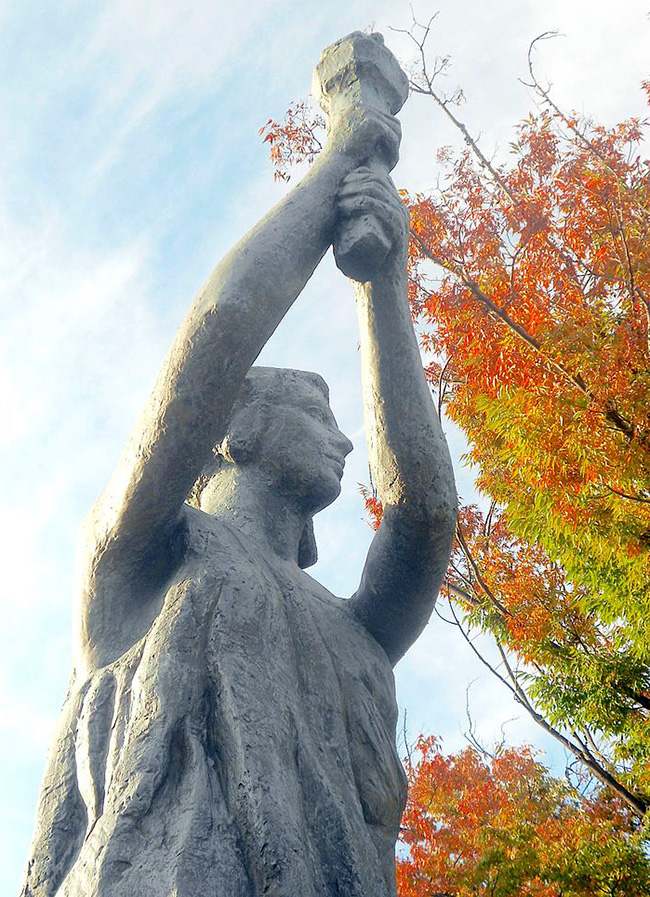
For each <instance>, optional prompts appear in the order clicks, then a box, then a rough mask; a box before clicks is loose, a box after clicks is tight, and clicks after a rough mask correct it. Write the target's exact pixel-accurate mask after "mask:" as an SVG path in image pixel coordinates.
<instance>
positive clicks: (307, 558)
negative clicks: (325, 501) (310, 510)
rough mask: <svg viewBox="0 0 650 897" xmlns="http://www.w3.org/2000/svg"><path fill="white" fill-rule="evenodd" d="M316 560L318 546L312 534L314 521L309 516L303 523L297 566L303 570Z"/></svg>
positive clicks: (311, 565)
mask: <svg viewBox="0 0 650 897" xmlns="http://www.w3.org/2000/svg"><path fill="white" fill-rule="evenodd" d="M317 560H318V548H317V547H316V538H315V536H314V521H313V520H312V518H311V517H310V518H309V520H308V521H307V523H306V524H305V528H304V529H303V531H302V535H301V537H300V544H299V545H298V566H299V567H301V568H302V569H303V570H305V569H306V568H307V567H313V565H314V564H315V563H316V561H317Z"/></svg>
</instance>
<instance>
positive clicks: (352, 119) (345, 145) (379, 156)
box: [330, 106, 402, 171]
mask: <svg viewBox="0 0 650 897" xmlns="http://www.w3.org/2000/svg"><path fill="white" fill-rule="evenodd" d="M401 139H402V126H401V125H400V123H399V121H398V120H397V119H396V118H395V116H394V115H388V114H387V113H385V112H379V111H377V110H376V109H372V108H364V107H363V106H349V107H347V108H346V109H345V110H344V111H343V112H342V113H340V114H339V115H337V116H336V117H335V118H334V120H333V121H332V120H331V119H330V145H331V148H332V149H334V150H337V151H339V152H342V153H343V154H344V155H346V156H348V157H349V158H350V159H351V160H352V161H353V163H354V164H355V166H363V165H366V164H367V163H368V162H370V161H372V160H381V161H382V162H383V163H384V165H386V167H387V168H388V170H389V171H391V170H392V169H393V168H394V167H395V166H396V165H397V160H398V159H399V145H400V141H401Z"/></svg>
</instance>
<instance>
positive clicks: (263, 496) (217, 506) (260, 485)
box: [201, 465, 309, 564]
mask: <svg viewBox="0 0 650 897" xmlns="http://www.w3.org/2000/svg"><path fill="white" fill-rule="evenodd" d="M201 510H203V511H205V512H206V513H208V514H210V515H211V516H212V517H215V518H217V519H218V520H223V521H225V522H226V523H229V524H231V525H232V526H234V527H235V528H236V529H238V530H240V532H242V533H244V534H245V535H246V536H248V537H249V538H250V539H251V540H252V541H253V542H254V543H255V544H256V545H257V546H258V547H259V548H261V549H262V550H263V551H266V552H267V553H271V554H274V555H276V556H277V557H279V558H281V559H282V560H286V561H293V562H294V563H295V564H297V563H298V547H299V545H300V538H301V536H302V533H303V530H304V528H305V525H306V523H307V522H308V519H309V515H308V514H307V513H305V512H304V511H302V510H301V509H300V508H298V507H296V506H295V504H294V503H292V502H291V501H289V500H288V499H287V497H286V496H283V495H278V494H277V492H275V491H274V490H273V489H271V488H269V484H268V482H266V480H265V478H264V477H263V476H261V475H260V474H259V472H258V471H256V470H255V469H254V468H252V467H250V468H249V467H246V468H243V469H242V468H237V467H236V466H235V465H233V466H232V467H231V468H229V469H227V470H222V471H221V472H220V473H219V474H218V475H217V476H215V477H213V478H212V480H210V482H209V483H208V484H207V485H206V486H205V488H204V490H203V492H202V494H201Z"/></svg>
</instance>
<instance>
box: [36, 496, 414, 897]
mask: <svg viewBox="0 0 650 897" xmlns="http://www.w3.org/2000/svg"><path fill="white" fill-rule="evenodd" d="M184 513H185V516H186V519H187V543H186V544H187V550H186V553H185V557H184V560H183V563H182V565H181V568H180V570H179V571H178V574H177V576H176V577H175V579H174V581H173V583H172V584H171V585H170V586H169V587H168V588H167V589H166V591H165V594H164V596H163V598H162V602H161V608H160V611H159V612H158V614H157V616H156V618H155V620H154V622H153V623H152V625H151V626H150V628H149V629H148V631H147V632H146V633H144V634H143V635H140V634H139V633H138V632H137V627H134V641H133V644H132V645H131V647H130V648H129V649H128V650H126V651H125V652H124V653H123V654H122V655H121V656H119V657H118V658H116V659H115V660H114V661H113V662H111V663H109V664H107V665H106V666H103V667H101V668H99V669H96V670H93V671H91V672H90V673H89V674H88V675H87V676H85V677H84V678H83V681H78V680H77V679H74V678H73V681H72V684H71V687H70V690H69V694H68V697H67V699H66V703H65V705H64V708H63V712H62V717H61V722H60V725H59V729H58V732H57V734H56V737H55V741H54V745H53V748H52V752H51V757H50V761H49V765H48V769H47V772H46V775H45V780H44V783H43V787H42V792H41V798H40V803H39V812H38V821H37V829H36V832H37V834H36V838H35V841H34V844H33V852H32V856H31V859H30V861H29V864H28V870H27V877H26V882H25V885H24V888H23V891H22V895H23V897H55V895H56V897H172V895H173V897H207V895H210V897H257V895H267V897H320V895H339V897H389V895H395V893H396V891H395V873H394V848H395V841H396V838H397V834H398V830H399V821H400V816H401V812H402V810H403V806H404V802H405V797H406V784H405V776H404V771H403V769H402V766H401V764H400V762H399V758H398V756H397V752H396V747H395V727H396V722H397V708H396V703H395V695H394V680H393V674H392V669H391V665H390V663H389V661H388V658H387V656H386V655H385V653H384V651H383V649H382V648H381V647H380V646H379V644H378V643H377V642H376V641H375V640H374V639H373V637H372V636H371V635H370V634H369V633H368V632H367V630H366V629H365V628H364V627H363V626H362V625H361V624H360V623H359V622H358V621H357V620H356V619H355V618H354V616H353V614H352V613H351V611H350V610H349V607H348V604H347V602H346V601H344V600H342V599H339V598H335V597H334V596H332V595H331V594H330V593H329V592H328V591H327V590H326V589H324V588H323V587H322V586H320V585H319V584H318V583H316V582H315V581H314V580H313V579H312V578H311V577H309V576H308V575H307V574H306V573H304V572H303V571H301V570H299V569H298V568H297V567H295V565H293V564H289V563H288V562H284V561H281V560H279V559H278V558H277V557H275V556H271V555H269V554H264V553H263V552H262V551H261V550H260V549H259V548H258V547H256V546H255V545H254V544H253V543H252V542H251V541H250V540H249V539H248V538H247V537H245V536H244V535H243V534H242V533H241V532H239V531H237V530H235V529H234V528H233V527H231V526H229V525H227V524H224V523H222V522H219V521H217V520H215V519H213V518H211V517H209V516H208V515H206V514H204V513H202V512H201V511H197V510H194V509H191V508H189V507H186V509H185V512H184Z"/></svg>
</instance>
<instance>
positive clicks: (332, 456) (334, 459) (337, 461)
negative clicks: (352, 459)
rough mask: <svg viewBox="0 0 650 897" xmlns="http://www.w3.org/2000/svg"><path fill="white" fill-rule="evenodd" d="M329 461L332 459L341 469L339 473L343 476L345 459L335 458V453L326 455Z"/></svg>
mask: <svg viewBox="0 0 650 897" xmlns="http://www.w3.org/2000/svg"><path fill="white" fill-rule="evenodd" d="M325 457H326V458H327V460H328V461H332V462H333V463H334V464H336V466H337V467H338V470H339V475H340V476H343V469H344V468H345V461H344V460H343V458H335V457H334V455H325Z"/></svg>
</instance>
